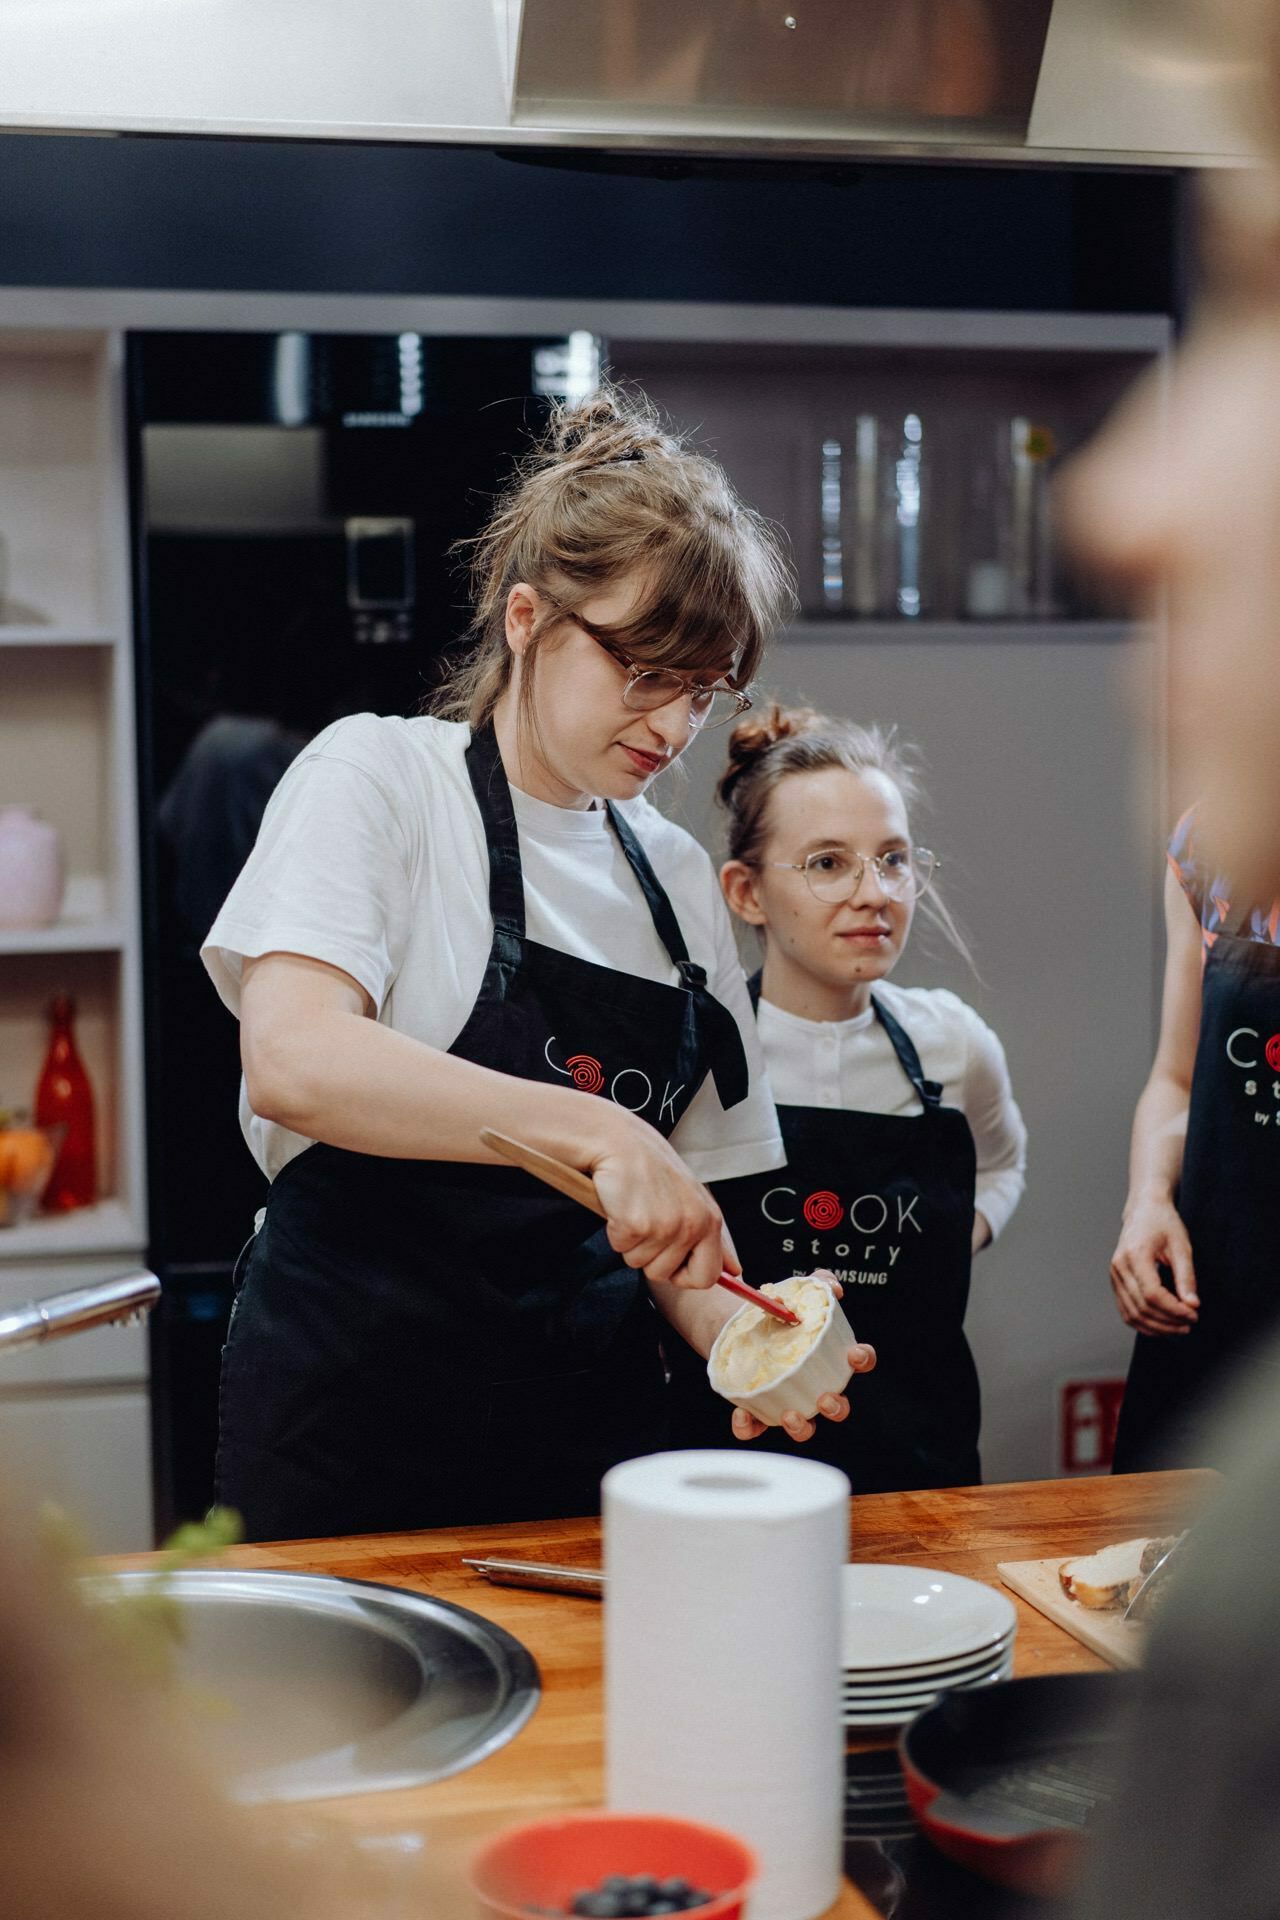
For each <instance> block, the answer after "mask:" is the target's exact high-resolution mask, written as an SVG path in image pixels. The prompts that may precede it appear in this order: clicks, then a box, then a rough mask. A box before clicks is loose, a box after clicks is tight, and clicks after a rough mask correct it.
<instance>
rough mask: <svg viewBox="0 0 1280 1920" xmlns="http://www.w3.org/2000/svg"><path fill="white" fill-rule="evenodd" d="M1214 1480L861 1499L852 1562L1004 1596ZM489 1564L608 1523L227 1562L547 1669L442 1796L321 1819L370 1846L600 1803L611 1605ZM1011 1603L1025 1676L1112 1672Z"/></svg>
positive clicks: (391, 1537) (318, 1546)
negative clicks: (400, 1608)
mask: <svg viewBox="0 0 1280 1920" xmlns="http://www.w3.org/2000/svg"><path fill="white" fill-rule="evenodd" d="M1213 1481H1214V1476H1213V1475H1211V1474H1207V1473H1148V1474H1127V1475H1122V1476H1117V1477H1107V1478H1097V1479H1087V1480H1074V1481H1064V1480H1039V1481H1025V1482H1020V1483H1016V1484H1012V1485H1007V1486H993V1487H956V1488H944V1489H940V1490H937V1491H933V1492H927V1493H902V1494H876V1495H865V1496H862V1497H860V1498H858V1499H855V1500H854V1501H853V1502H852V1513H851V1527H850V1558H851V1559H853V1560H859V1561H893V1562H898V1563H901V1564H905V1565H922V1566H929V1567H940V1568H943V1569H945V1570H946V1571H948V1572H952V1573H962V1574H967V1575H969V1576H970V1577H971V1578H973V1579H977V1580H985V1581H988V1582H989V1583H991V1584H992V1585H999V1584H1000V1583H999V1576H998V1574H997V1573H996V1563H997V1562H998V1561H1000V1560H1030V1559H1037V1558H1041V1557H1043V1556H1047V1555H1050V1554H1054V1555H1058V1554H1060V1555H1061V1556H1062V1557H1063V1558H1064V1559H1065V1558H1066V1557H1067V1556H1068V1555H1070V1554H1073V1553H1088V1552H1092V1551H1094V1550H1095V1549H1096V1548H1097V1547H1099V1546H1103V1545H1106V1544H1107V1543H1108V1542H1109V1541H1111V1540H1119V1539H1124V1538H1126V1537H1129V1536H1132V1535H1136V1534H1141V1533H1151V1534H1155V1533H1167V1532H1170V1531H1172V1530H1174V1529H1175V1528H1177V1527H1179V1526H1182V1525H1185V1524H1186V1523H1187V1521H1188V1520H1189V1519H1190V1518H1191V1517H1192V1514H1193V1513H1194V1510H1195V1508H1196V1507H1197V1506H1198V1504H1199V1503H1200V1502H1201V1501H1202V1500H1203V1498H1204V1496H1205V1494H1206V1492H1207V1491H1208V1489H1209V1488H1210V1487H1211V1486H1212V1484H1213ZM487 1552H492V1553H500V1554H506V1555H510V1556H512V1557H514V1558H519V1559H525V1560H552V1561H560V1562H563V1563H565V1564H569V1565H575V1566H598V1565H599V1564H600V1522H599V1520H597V1519H591V1520H585V1519H584V1520H556V1521H545V1522H542V1523H537V1524H535V1523H528V1524H522V1525H515V1526H501V1527H480V1528H466V1529H458V1530H455V1531H452V1532H448V1531H442V1532H435V1533H411V1534H381V1535H375V1536H370V1537H364V1538H356V1539H338V1540H307V1541H292V1542H287V1543H284V1544H280V1545H272V1546H253V1547H240V1548H237V1549H236V1550H235V1551H234V1553H232V1554H230V1555H228V1556H227V1558H228V1561H229V1562H230V1563H232V1564H235V1565H239V1566H244V1567H263V1568H268V1567H271V1568H290V1569H293V1570H295V1571H299V1572H308V1573H334V1574H344V1575H346V1576H347V1577H348V1578H350V1579H354V1580H378V1581H386V1582H388V1583H390V1584H392V1585H394V1586H401V1587H410V1588H416V1589H418V1590H419V1591H422V1592H428V1593H432V1594H434V1595H437V1596H438V1597H439V1598H441V1599H446V1600H451V1601H454V1602H456V1603H457V1604H458V1605H460V1606H465V1607H469V1608H471V1609H472V1610H473V1611H474V1612H476V1613H479V1614H483V1615H484V1616H485V1617H486V1618H487V1619H491V1620H494V1621H497V1622H498V1623H499V1624H501V1625H502V1626H504V1627H507V1628H508V1629H509V1630H510V1631H511V1632H512V1633H514V1634H516V1635H517V1636H518V1638H519V1639H520V1640H522V1641H523V1642H524V1644H525V1645H526V1646H527V1647H528V1648H529V1650H530V1651H531V1653H532V1654H533V1655H534V1657H535V1659H536V1660H537V1662H538V1665H539V1667H540V1668H541V1671H542V1685H543V1696H542V1700H541V1702H540V1704H539V1706H538V1709H537V1712H536V1713H535V1715H534V1717H533V1719H532V1721H531V1722H530V1723H529V1725H528V1726H527V1727H525V1729H524V1730H523V1732H521V1733H520V1734H519V1735H518V1737H517V1738H516V1739H515V1740H514V1741H512V1742H511V1743H510V1745H508V1746H506V1747H504V1748H502V1750H501V1751H500V1752H498V1753H495V1754H493V1755H491V1757H490V1758H489V1759H487V1760H485V1761H483V1762H482V1763H481V1764H480V1765H479V1766H477V1767H473V1768H472V1769H470V1770H469V1771H468V1772H466V1773H462V1774H458V1775H457V1776H455V1777H454V1778H453V1779H450V1780H441V1781H437V1782H436V1783H435V1784H434V1785H432V1786H428V1787H421V1788H415V1789H410V1790H406V1791H404V1792H400V1793H382V1794H368V1795H362V1796H357V1797H353V1798H351V1799H348V1800H334V1801H327V1802H325V1803H324V1807H323V1811H324V1813H325V1814H326V1815H328V1816H332V1817H334V1818H336V1819H338V1820H340V1821H342V1822H343V1823H350V1824H351V1825H353V1826H355V1827H357V1828H359V1829H360V1830H362V1831H364V1832H366V1833H369V1834H375V1833H381V1834H391V1833H396V1832H404V1831H412V1830H417V1831H420V1832H423V1833H425V1834H426V1835H427V1837H428V1842H429V1844H430V1845H432V1846H433V1847H437V1846H438V1847H443V1848H444V1849H445V1850H446V1851H448V1852H452V1850H453V1847H454V1845H455V1844H458V1845H465V1844H470V1843H471V1842H472V1841H474V1840H475V1839H476V1838H477V1837H479V1836H480V1835H481V1834H484V1833H487V1832H490V1831H494V1830H496V1829H497V1828H499V1827H502V1826H507V1825H511V1824H514V1823H515V1822H517V1821H520V1820H523V1819H531V1818H536V1817H537V1816H538V1815H539V1814H544V1813H549V1812H552V1811H553V1810H555V1809H556V1808H561V1807H572V1806H591V1805H596V1804H598V1803H599V1802H600V1800H601V1797H602V1791H603V1783H602V1768H603V1726H602V1698H601V1650H602V1633H601V1603H600V1602H599V1601H598V1600H588V1599H579V1598H577V1597H576V1596H573V1595H568V1594H559V1593H556V1594H552V1593H541V1592H533V1591H528V1590H524V1589H518V1588H512V1587H496V1586H492V1585H490V1583H489V1582H488V1581H486V1580H484V1579H483V1578H482V1577H481V1576H480V1575H478V1574H475V1573H473V1572H472V1571H471V1569H470V1568H469V1567H464V1566H463V1565H462V1564H461V1561H462V1556H463V1554H479V1553H487ZM133 1564H145V1562H137V1561H135V1562H134V1563H133ZM1002 1591H1005V1589H1002ZM1010 1597H1011V1598H1012V1597H1013V1596H1010ZM1015 1605H1016V1606H1017V1609H1018V1640H1017V1650H1016V1658H1015V1671H1016V1672H1017V1673H1019V1674H1032V1673H1054V1672H1064V1671H1067V1670H1081V1669H1094V1668H1099V1667H1102V1666H1104V1665H1105V1662H1104V1661H1102V1660H1101V1659H1100V1658H1099V1657H1098V1656H1097V1655H1096V1654H1093V1653H1091V1652H1089V1650H1088V1649H1087V1648H1086V1647H1084V1646H1082V1645H1081V1644H1080V1642H1079V1641H1077V1640H1075V1639H1073V1638H1072V1637H1071V1635H1070V1634H1068V1633H1066V1632H1065V1631H1064V1630H1063V1629H1062V1628H1061V1627H1058V1626H1055V1625H1054V1623H1053V1622H1052V1621H1050V1620H1048V1619H1046V1618H1045V1617H1044V1615H1043V1614H1040V1613H1037V1612H1036V1611H1035V1609H1034V1608H1033V1607H1031V1606H1029V1605H1028V1604H1027V1603H1026V1602H1025V1601H1022V1600H1015ZM859 1744H861V1745H866V1746H873V1745H884V1744H886V1742H885V1741H884V1740H883V1739H880V1740H878V1741H865V1742H860V1743H859ZM835 1912H836V1914H838V1915H839V1916H841V1920H853V1916H855V1915H866V1914H869V1913H870V1912H871V1909H870V1908H869V1907H868V1906H867V1905H866V1903H865V1902H864V1901H863V1900H862V1897H861V1895H859V1894H857V1893H856V1892H855V1891H854V1890H853V1889H851V1888H850V1889H848V1890H847V1892H846V1895H845V1897H844V1899H843V1900H842V1901H841V1903H840V1905H839V1907H838V1908H837V1909H836V1910H835Z"/></svg>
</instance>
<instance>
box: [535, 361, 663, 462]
mask: <svg viewBox="0 0 1280 1920" xmlns="http://www.w3.org/2000/svg"><path fill="white" fill-rule="evenodd" d="M676 451H678V448H677V444H676V442H675V441H674V440H673V439H672V436H671V435H670V434H668V433H665V432H664V431H663V427H662V423H661V421H660V420H659V418H658V416H657V414H656V413H655V412H654V411H653V409H652V407H650V406H649V405H648V403H647V402H642V401H639V400H636V401H633V400H632V399H630V397H629V396H628V395H626V394H625V393H623V391H622V389H621V388H620V387H616V386H614V385H612V383H608V382H606V383H605V384H604V385H603V386H601V387H600V388H599V390H598V391H597V392H595V393H593V394H591V395H589V396H588V398H587V399H585V400H579V401H577V402H576V403H575V404H574V405H572V406H567V405H566V406H560V407H557V408H556V410H555V412H554V413H553V414H552V416H551V422H550V424H549V426H548V428H547V432H546V436H545V438H544V440H543V443H542V448H541V452H542V453H543V455H544V457H545V458H546V459H547V460H548V462H549V463H550V464H552V465H554V466H556V467H559V468H560V469H561V470H564V469H570V470H573V469H576V470H579V471H580V470H582V469H584V468H587V467H603V466H611V465H614V464H615V463H618V462H622V461H627V460H643V459H644V458H645V456H646V454H655V453H673V452H676Z"/></svg>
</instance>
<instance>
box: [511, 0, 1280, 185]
mask: <svg viewBox="0 0 1280 1920" xmlns="http://www.w3.org/2000/svg"><path fill="white" fill-rule="evenodd" d="M507 9H508V11H507V22H506V25H507V35H508V52H509V57H510V62H511V66H510V74H511V113H512V120H513V124H515V125H516V126H519V127H522V128H528V129H535V128H536V129H540V130H543V131H544V132H551V131H553V130H554V131H556V132H561V133H563V132H565V131H567V130H569V129H571V128H576V129H584V130H585V129H590V131H591V133H592V134H593V135H594V136H595V138H596V140H597V141H598V140H599V139H600V137H601V136H606V137H607V136H610V135H612V136H613V137H614V138H616V139H622V140H624V141H626V142H627V143H628V144H630V143H635V142H649V143H653V144H664V145H665V144H669V143H671V142H672V141H673V140H675V139H678V138H681V137H683V139H684V140H685V141H689V140H693V141H695V142H697V143H698V144H703V143H715V144H724V143H731V144H734V145H737V144H739V143H741V142H743V141H750V142H755V143H760V144H764V145H767V146H770V147H777V146H785V147H787V148H790V149H795V148H808V149H810V150H813V149H819V150H826V151H831V150H833V149H840V150H851V149H863V150H871V151H880V152H885V151H891V152H896V153H935V154H936V153H938V152H939V151H941V152H945V153H948V154H957V155H967V156H969V157H993V158H994V157H1001V158H1013V157H1015V156H1017V157H1022V158H1032V157H1044V158H1047V157H1050V155H1052V156H1053V157H1060V156H1067V155H1070V156H1074V157H1084V158H1094V159H1099V160H1101V159H1112V160H1114V159H1121V160H1131V161H1136V162H1144V161H1145V162H1147V163H1151V162H1166V161H1173V162H1176V163H1178V164H1187V162H1188V161H1191V160H1194V161H1198V162H1204V163H1208V164H1220V163H1222V162H1224V161H1227V162H1230V161H1231V160H1235V159H1239V158H1241V157H1243V156H1244V155H1245V154H1246V152H1247V141H1246V139H1245V136H1244V133H1243V127H1244V124H1245V119H1246V115H1247V110H1248V97H1247V96H1248V92H1249V87H1250V83H1251V81H1252V79H1253V77H1254V76H1253V75H1252V74H1251V72H1250V69H1249V66H1248V64H1247V62H1246V61H1244V60H1242V59H1241V58H1239V57H1238V55H1237V54H1236V53H1235V50H1234V49H1233V48H1232V46H1231V45H1230V44H1229V41H1228V36H1227V34H1226V31H1225V28H1224V27H1223V26H1222V24H1221V21H1220V19H1219V20H1215V18H1214V16H1213V13H1212V11H1211V9H1210V8H1209V6H1207V5H1205V4H1202V0H507Z"/></svg>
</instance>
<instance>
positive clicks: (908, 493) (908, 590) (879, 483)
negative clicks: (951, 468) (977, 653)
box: [843, 413, 935, 620]
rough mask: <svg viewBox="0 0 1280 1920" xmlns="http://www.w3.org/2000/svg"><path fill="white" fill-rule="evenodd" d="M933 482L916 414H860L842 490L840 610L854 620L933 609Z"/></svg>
mask: <svg viewBox="0 0 1280 1920" xmlns="http://www.w3.org/2000/svg"><path fill="white" fill-rule="evenodd" d="M932 491H933V478H932V472H931V465H930V459H929V454H928V450H927V446H926V440H925V430H924V423H923V421H922V420H921V418H920V415H919V414H918V413H907V414H902V415H896V414H895V415H894V416H893V417H892V418H886V417H883V416H879V415H876V414H871V413H860V414H858V416H857V418H856V419H855V421H854V426H853V462H852V474H851V476H849V479H848V482H847V484H846V486H845V488H844V516H843V519H844V526H845V539H844V556H845V563H846V564H845V588H846V605H847V607H848V610H849V612H850V613H853V614H855V615H856V616H857V617H858V618H859V619H864V620H874V619H894V618H899V619H906V620H917V619H919V618H920V617H921V616H922V615H925V614H928V613H931V612H932V611H933V609H934V599H935V590H934V577H933V576H934V551H933V549H934V531H935V530H934V525H933V514H932V508H933V501H932Z"/></svg>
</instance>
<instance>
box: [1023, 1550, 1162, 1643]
mask: <svg viewBox="0 0 1280 1920" xmlns="http://www.w3.org/2000/svg"><path fill="white" fill-rule="evenodd" d="M1064 1558H1066V1556H1065V1555H1062V1556H1060V1557H1059V1558H1057V1559H1054V1560H1001V1561H999V1562H998V1563H997V1566H996V1571H997V1573H998V1574H999V1575H1000V1578H1001V1579H1002V1580H1003V1581H1004V1583H1005V1585H1006V1587H1012V1588H1013V1591H1014V1592H1015V1593H1017V1594H1021V1596H1022V1598H1023V1599H1024V1600H1029V1601H1030V1602H1031V1604H1032V1606H1033V1607H1035V1608H1037V1609H1038V1610H1039V1612H1041V1613H1043V1614H1047V1615H1048V1617H1049V1619H1050V1620H1053V1621H1055V1622H1056V1623H1057V1625H1058V1626H1060V1627H1065V1628H1066V1630H1067V1632H1068V1633H1072V1634H1074V1635H1075V1637H1076V1639H1077V1640H1080V1641H1082V1642H1083V1643H1084V1645H1085V1646H1086V1647H1089V1648H1091V1649H1092V1651H1093V1652H1094V1653H1100V1654H1101V1655H1102V1658H1103V1659H1104V1660H1109V1661H1110V1662H1111V1664H1112V1666H1113V1667H1140V1666H1141V1665H1142V1653H1143V1647H1144V1644H1145V1639H1146V1629H1145V1628H1144V1627H1142V1626H1141V1625H1140V1624H1139V1622H1138V1621H1136V1620H1125V1619H1123V1618H1122V1617H1121V1616H1122V1613H1123V1608H1121V1609H1118V1610H1117V1611H1116V1612H1114V1613H1111V1612H1108V1611H1106V1610H1105V1609H1104V1608H1102V1607H1082V1606H1081V1605H1080V1602H1079V1601H1078V1600H1069V1599H1068V1598H1067V1596H1066V1594H1065V1593H1064V1592H1063V1591H1062V1582H1061V1581H1060V1580H1059V1578H1058V1568H1059V1567H1060V1566H1061V1565H1062V1561H1063V1559H1064Z"/></svg>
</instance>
